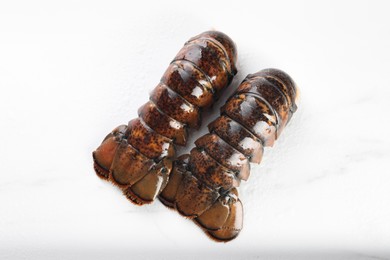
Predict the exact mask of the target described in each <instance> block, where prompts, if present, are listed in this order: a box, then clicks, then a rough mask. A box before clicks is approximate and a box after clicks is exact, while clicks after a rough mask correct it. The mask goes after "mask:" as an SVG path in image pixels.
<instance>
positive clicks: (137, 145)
mask: <svg viewBox="0 0 390 260" xmlns="http://www.w3.org/2000/svg"><path fill="white" fill-rule="evenodd" d="M236 60H237V53H236V47H235V44H234V43H233V41H232V40H231V39H230V38H229V37H228V36H227V35H225V34H223V33H221V32H217V31H209V32H204V33H202V34H200V35H198V36H196V37H194V38H192V39H190V40H189V41H188V42H187V43H186V44H185V45H184V47H183V48H182V49H181V50H180V51H179V53H178V54H177V55H176V57H175V58H174V60H173V61H172V62H171V64H170V65H169V67H168V69H167V70H166V72H165V73H164V75H163V77H162V79H161V81H160V83H159V84H158V85H157V87H156V88H155V89H154V90H153V91H152V92H151V94H150V100H149V101H148V102H147V103H146V104H144V105H143V106H142V107H141V108H140V109H139V110H138V116H139V117H138V118H136V119H133V120H131V121H130V122H129V123H128V125H121V126H118V127H117V128H115V129H114V130H113V131H112V132H111V133H110V134H109V135H108V136H107V137H106V138H105V139H104V140H103V142H102V144H101V145H100V146H99V147H98V148H97V149H96V151H94V152H93V159H94V168H95V171H96V173H97V175H98V176H99V177H101V178H103V179H107V180H110V181H111V182H112V183H114V184H116V185H117V186H118V187H120V188H121V189H122V190H123V192H124V194H125V195H126V196H127V197H128V198H129V199H130V200H131V201H132V202H134V203H136V204H139V205H142V204H144V203H150V202H152V201H153V200H154V199H155V197H156V196H157V195H158V194H159V193H160V192H161V190H162V189H163V188H164V187H165V185H166V183H167V181H168V176H169V174H170V172H171V169H172V160H173V158H174V156H175V149H174V146H173V145H174V144H177V145H185V144H186V140H187V128H195V129H197V128H199V126H200V123H201V119H200V112H201V110H202V108H204V107H209V106H210V105H212V103H213V102H214V100H215V99H216V98H217V93H218V92H219V91H220V90H222V89H223V88H225V87H227V86H228V85H229V84H230V82H231V80H232V79H233V77H234V75H235V74H236V73H237V70H236V66H235V63H236Z"/></svg>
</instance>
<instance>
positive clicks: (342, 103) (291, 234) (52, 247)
mask: <svg viewBox="0 0 390 260" xmlns="http://www.w3.org/2000/svg"><path fill="white" fill-rule="evenodd" d="M162 2H163V1H161V3H146V1H142V3H140V2H138V3H137V4H135V3H130V2H126V1H107V2H101V1H84V2H78V1H64V2H62V3H60V2H55V3H54V2H52V1H21V2H19V1H7V2H6V1H4V2H1V3H0V87H1V94H0V122H1V128H0V143H1V145H0V158H1V163H0V174H1V178H0V258H1V259H54V258H56V259H112V258H119V259H153V258H163V259H175V258H177V259H183V258H190V259H200V258H204V259H238V258H244V259H253V258H256V259H291V258H294V259H302V258H304V257H306V258H314V257H315V258H321V259H337V258H340V259H341V258H342V259H345V258H348V259H388V258H390V224H389V221H390V207H389V206H390V170H389V161H390V160H389V159H390V148H389V146H390V135H389V130H390V129H389V125H390V124H389V119H388V118H387V115H388V112H389V107H388V105H389V100H390V83H389V82H390V81H389V74H390V71H389V68H390V29H389V28H390V27H389V25H390V18H389V15H388V10H389V7H390V6H389V4H388V2H386V1H331V2H330V1H322V2H321V1H320V2H315V3H314V2H312V1H294V2H293V1H291V2H290V1H277V2H273V1H256V4H255V3H254V1H253V3H251V2H245V1H223V3H211V1H195V2H186V3H185V4H184V3H182V2H180V1H175V2H170V3H162ZM210 28H215V29H218V30H221V31H223V32H225V33H227V34H228V35H229V36H231V37H232V38H233V39H234V40H235V42H236V43H237V46H238V51H239V71H240V72H239V74H238V75H237V77H236V79H235V81H234V82H233V84H232V86H231V87H230V89H229V91H227V92H231V91H233V90H234V88H236V87H237V85H238V83H239V82H240V81H241V80H242V79H243V78H244V77H245V75H246V74H248V73H253V72H255V71H258V70H260V69H263V68H266V67H276V68H280V69H283V70H285V71H286V72H288V73H289V74H290V75H291V76H292V77H293V78H294V79H295V81H296V82H297V83H298V85H299V86H300V89H301V93H302V98H301V103H300V106H299V110H298V112H297V114H296V115H295V117H294V118H293V120H292V121H291V124H290V125H289V126H288V127H287V128H286V130H285V132H284V134H283V136H282V137H281V138H280V140H279V141H278V142H277V143H276V146H275V147H274V148H273V149H269V150H267V152H266V156H265V158H264V159H263V163H262V164H261V165H252V175H251V177H250V179H249V181H248V182H247V183H243V184H242V186H241V189H240V194H241V195H240V196H241V198H242V200H243V202H244V208H245V223H244V230H243V231H242V233H241V234H240V236H239V237H238V238H237V239H236V240H235V241H233V242H231V243H228V244H216V243H214V242H212V241H210V240H209V239H208V238H207V237H206V236H204V234H203V233H202V232H201V231H200V230H198V228H197V227H196V226H195V225H193V223H191V222H190V221H187V220H186V219H183V218H181V217H180V216H179V215H178V214H176V213H175V212H173V211H170V210H168V209H166V208H164V207H163V206H162V205H161V204H160V203H159V202H156V203H155V204H153V205H151V206H145V207H136V206H134V205H132V204H130V203H129V202H128V201H127V200H126V199H125V198H124V197H123V196H122V195H121V194H120V192H119V191H118V190H117V189H116V188H114V187H112V186H111V185H110V184H107V183H105V182H102V181H101V180H100V179H98V178H97V177H96V176H95V175H94V172H93V169H92V160H91V152H92V150H94V149H95V148H96V147H97V146H98V144H99V143H100V141H101V140H102V138H103V137H104V136H105V134H107V133H108V132H109V131H110V130H111V129H112V128H113V127H115V126H116V125H119V124H122V123H126V122H127V121H128V120H130V119H132V118H133V117H135V116H136V110H137V108H138V107H139V106H140V105H142V104H143V103H144V102H146V100H147V98H148V92H149V91H150V90H151V89H152V88H153V87H154V86H155V85H156V84H157V82H158V80H159V78H160V77H161V75H162V73H163V72H164V70H165V69H166V67H167V65H168V63H169V62H170V60H171V59H172V58H173V56H174V55H175V54H176V52H177V51H178V50H179V48H180V47H181V46H182V44H183V43H184V42H185V41H186V40H187V39H188V38H189V37H191V36H194V35H196V34H198V33H200V32H202V31H205V30H208V29H210ZM227 95H228V94H227V93H225V95H224V96H223V97H224V98H226V97H227ZM224 98H223V99H224ZM222 101H223V100H221V102H220V103H218V104H217V105H215V109H214V110H215V111H214V112H213V113H212V112H208V115H207V116H206V117H205V123H204V124H203V126H205V125H206V123H207V122H208V121H210V120H212V118H214V117H215V114H216V112H217V110H218V107H219V106H220V105H221V104H222ZM200 133H201V132H198V133H195V134H194V137H195V136H199V134H200ZM191 146H192V144H191V143H190V145H189V147H191Z"/></svg>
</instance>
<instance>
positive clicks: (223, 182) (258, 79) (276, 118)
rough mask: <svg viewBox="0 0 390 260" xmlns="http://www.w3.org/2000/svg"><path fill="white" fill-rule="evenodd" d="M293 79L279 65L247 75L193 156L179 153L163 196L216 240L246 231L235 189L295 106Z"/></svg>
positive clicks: (164, 199) (227, 238)
mask: <svg viewBox="0 0 390 260" xmlns="http://www.w3.org/2000/svg"><path fill="white" fill-rule="evenodd" d="M296 92H297V89H296V86H295V84H294V82H293V80H292V79H291V78H290V77H289V76H288V75H287V74H286V73H284V72H282V71H280V70H277V69H266V70H262V71H260V72H258V73H255V74H251V75H248V76H247V77H246V78H245V79H244V81H243V82H242V83H241V85H240V86H239V87H238V89H237V90H236V92H235V93H234V94H233V95H232V96H231V97H230V98H229V99H228V101H227V102H226V104H225V105H224V106H223V107H222V108H221V116H220V117H219V118H217V119H216V120H214V121H213V122H212V123H210V124H209V133H208V134H206V135H204V136H202V137H200V138H199V139H198V140H197V141H195V145H196V147H195V148H194V149H192V150H191V152H190V154H189V155H184V156H181V157H179V160H177V161H176V163H175V165H174V169H173V171H172V178H171V179H170V181H169V182H168V185H167V187H166V188H165V190H163V192H162V193H161V194H160V196H159V198H160V200H161V201H162V202H163V203H164V204H165V205H167V206H168V207H173V208H176V209H177V210H178V212H179V213H180V214H181V215H183V216H186V217H188V218H192V219H193V220H194V221H195V222H196V223H197V224H198V225H200V226H201V227H202V229H203V230H204V231H205V232H206V233H207V234H208V235H209V236H210V237H212V238H213V239H215V240H217V241H224V242H226V241H229V240H231V239H233V238H235V237H236V236H237V235H238V234H239V232H240V230H241V229H242V220H243V208H242V204H241V201H240V200H239V199H238V192H237V189H236V188H237V187H238V186H239V184H240V181H241V180H247V179H248V178H249V173H250V165H249V162H253V163H260V161H261V158H262V155H263V151H264V147H265V146H272V145H273V144H274V142H275V140H276V139H277V138H278V136H279V135H280V133H281V132H282V130H283V128H284V127H285V126H286V125H287V123H288V122H289V120H290V119H291V117H292V115H293V113H294V112H295V111H296V109H297V106H296V104H295V100H296V98H297V95H296Z"/></svg>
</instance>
